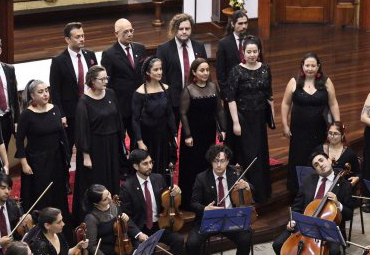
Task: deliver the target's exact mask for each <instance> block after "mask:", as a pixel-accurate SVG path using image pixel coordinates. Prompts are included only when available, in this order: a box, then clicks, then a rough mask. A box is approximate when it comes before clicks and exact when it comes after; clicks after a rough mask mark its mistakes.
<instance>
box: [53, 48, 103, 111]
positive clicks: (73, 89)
mask: <svg viewBox="0 0 370 255" xmlns="http://www.w3.org/2000/svg"><path fill="white" fill-rule="evenodd" d="M82 54H83V55H84V57H85V60H86V64H87V67H88V68H90V67H91V66H93V65H97V64H98V61H97V60H96V56H95V53H94V52H93V51H89V50H82ZM49 80H50V87H51V99H52V101H53V104H55V105H57V106H58V107H59V109H60V113H61V116H62V117H67V118H74V116H75V113H76V106H77V102H78V99H79V95H78V83H77V82H78V81H77V77H76V73H75V71H74V69H73V64H72V60H71V57H70V55H69V52H68V49H65V50H64V51H63V52H62V53H61V54H59V55H58V56H56V57H54V58H53V59H52V61H51V66H50V77H49Z"/></svg>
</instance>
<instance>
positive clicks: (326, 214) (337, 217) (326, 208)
mask: <svg viewBox="0 0 370 255" xmlns="http://www.w3.org/2000/svg"><path fill="white" fill-rule="evenodd" d="M348 171H350V169H348V168H345V169H343V170H342V171H341V172H340V173H339V174H338V175H337V176H336V177H335V179H334V181H333V184H332V185H331V186H330V188H329V190H328V192H331V191H332V190H333V188H334V187H335V185H336V184H337V182H338V180H339V179H340V178H341V177H343V176H345V175H346V174H348ZM304 215H307V216H312V217H318V218H321V219H325V220H330V221H334V222H335V223H336V224H337V225H339V224H340V222H341V221H342V214H341V213H340V210H339V208H337V206H336V204H335V203H334V202H333V201H330V200H328V195H327V194H326V195H325V196H324V197H323V198H322V199H315V200H314V201H312V202H311V203H309V204H308V205H307V207H306V209H305V211H304ZM321 252H322V253H321ZM280 254H282V255H297V254H301V255H314V254H325V255H327V254H329V247H328V245H327V244H324V245H322V243H321V241H317V240H315V239H313V238H309V237H305V236H303V235H302V234H301V233H300V232H297V233H292V234H291V235H290V237H289V238H288V239H287V240H286V241H285V243H284V244H283V247H282V248H281V251H280Z"/></svg>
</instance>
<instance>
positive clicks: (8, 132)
mask: <svg viewBox="0 0 370 255" xmlns="http://www.w3.org/2000/svg"><path fill="white" fill-rule="evenodd" d="M0 123H1V131H2V134H3V139H4V144H5V148H6V151H8V145H9V142H10V138H11V137H12V133H13V129H14V128H13V120H12V115H11V113H10V112H8V113H6V114H4V116H1V117H0Z"/></svg>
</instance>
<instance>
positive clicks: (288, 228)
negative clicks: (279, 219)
mask: <svg viewBox="0 0 370 255" xmlns="http://www.w3.org/2000/svg"><path fill="white" fill-rule="evenodd" d="M294 227H295V221H294V220H291V221H289V222H288V224H287V225H286V229H287V230H288V231H294Z"/></svg>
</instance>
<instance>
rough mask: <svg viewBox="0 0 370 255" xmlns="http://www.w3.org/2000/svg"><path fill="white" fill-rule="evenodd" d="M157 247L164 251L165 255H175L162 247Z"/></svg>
mask: <svg viewBox="0 0 370 255" xmlns="http://www.w3.org/2000/svg"><path fill="white" fill-rule="evenodd" d="M156 247H157V248H158V249H160V250H161V251H163V252H164V253H167V254H168V255H173V254H172V253H171V252H169V251H167V250H166V249H163V248H162V247H161V246H159V245H158V244H156Z"/></svg>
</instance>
